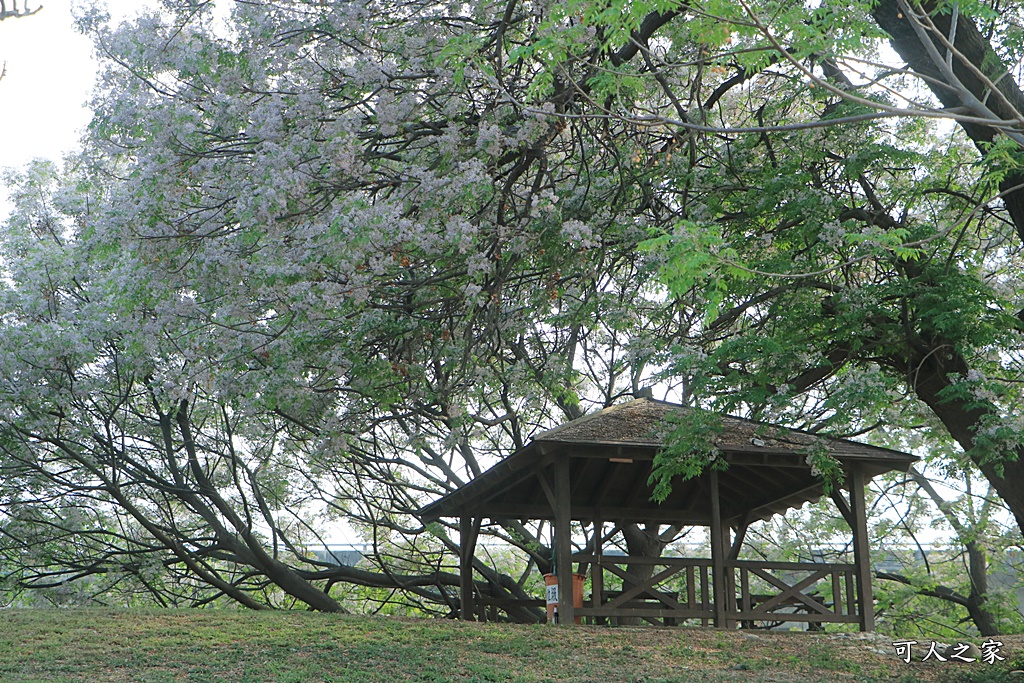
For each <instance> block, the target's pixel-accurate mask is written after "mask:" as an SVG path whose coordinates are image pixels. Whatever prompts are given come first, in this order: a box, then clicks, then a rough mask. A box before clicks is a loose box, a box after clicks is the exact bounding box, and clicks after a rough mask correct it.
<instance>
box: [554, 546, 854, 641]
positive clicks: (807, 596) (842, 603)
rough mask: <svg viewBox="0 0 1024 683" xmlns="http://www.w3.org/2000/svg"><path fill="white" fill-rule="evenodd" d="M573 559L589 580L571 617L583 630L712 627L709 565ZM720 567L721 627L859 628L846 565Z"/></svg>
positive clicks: (743, 563) (732, 563) (740, 563)
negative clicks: (633, 621) (594, 626)
mask: <svg viewBox="0 0 1024 683" xmlns="http://www.w3.org/2000/svg"><path fill="white" fill-rule="evenodd" d="M573 560H575V561H577V562H579V563H580V568H581V569H582V568H584V567H586V568H587V569H589V572H588V573H590V574H591V590H590V594H589V596H588V597H587V598H585V599H584V603H583V607H582V608H578V609H577V610H576V611H575V613H576V616H580V617H584V618H585V619H587V620H588V621H589V622H590V623H605V622H606V621H609V620H610V621H611V622H612V623H621V622H622V621H623V620H625V619H628V618H639V619H642V620H644V621H647V622H650V623H656V624H664V625H675V624H683V623H686V622H690V623H700V624H701V625H705V626H706V625H708V624H710V623H714V619H715V614H716V609H715V608H716V604H715V595H714V586H713V583H714V582H713V580H712V567H711V560H709V559H705V558H684V557H659V558H643V557H628V556H623V555H601V556H595V555H582V554H581V555H574V556H573ZM723 564H724V569H725V574H724V581H725V584H724V596H723V597H724V599H725V619H726V623H725V624H723V625H724V626H727V627H729V626H736V625H737V624H739V625H742V626H744V627H747V628H752V627H755V626H766V625H771V624H777V623H782V622H803V623H811V624H821V623H825V622H840V623H843V622H845V623H857V622H859V621H860V616H859V613H858V609H857V601H856V591H855V576H856V573H855V566H854V565H852V564H824V563H810V562H758V561H749V560H727V561H725V562H724V563H723ZM639 567H650V573H651V576H650V577H648V578H641V577H639V576H637V575H636V573H641V572H638V571H637V569H636V568H639ZM595 568H599V571H595ZM630 569H632V570H633V571H632V572H631V571H630ZM642 573H647V572H646V571H645V572H642Z"/></svg>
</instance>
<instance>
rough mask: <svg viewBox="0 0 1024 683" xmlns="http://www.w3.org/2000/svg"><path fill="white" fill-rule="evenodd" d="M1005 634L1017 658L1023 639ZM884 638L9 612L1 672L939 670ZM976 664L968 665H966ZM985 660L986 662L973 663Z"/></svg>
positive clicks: (635, 676) (424, 674)
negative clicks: (908, 658)
mask: <svg viewBox="0 0 1024 683" xmlns="http://www.w3.org/2000/svg"><path fill="white" fill-rule="evenodd" d="M1006 640H1007V643H1006V645H1007V647H1006V648H1005V649H1004V654H1009V655H1010V656H1011V657H1015V656H1016V655H1017V654H1018V652H1019V650H1020V648H1021V646H1022V645H1024V640H1022V639H1020V638H1016V639H1014V640H1013V642H1012V644H1011V641H1010V640H1009V639H1006ZM888 651H891V647H887V645H886V643H885V642H884V641H882V642H879V641H865V640H859V639H855V638H846V637H842V638H837V637H834V636H823V635H810V634H802V633H792V634H791V633H780V634H757V635H754V634H749V633H743V632H735V631H733V632H720V631H714V630H709V629H645V628H620V629H607V628H591V627H581V628H575V629H572V628H559V627H549V626H515V625H492V624H463V623H458V622H451V621H428V620H409V619H392V618H372V617H344V616H334V615H324V614H311V613H306V612H276V613H255V612H235V611H213V610H206V611H175V610H166V611H117V610H4V611H0V681H2V682H3V683H35V682H40V681H46V682H47V683H52V682H57V681H60V682H62V683H64V682H66V683H71V682H75V683H79V682H81V683H114V682H117V683H126V682H132V683H165V682H171V681H175V682H177V681H189V682H190V683H213V682H215V681H216V682H220V681H224V682H227V683H268V682H275V683H341V682H345V683H347V682H349V681H372V682H374V683H378V682H382V683H392V682H394V683H397V682H399V681H461V682H466V683H468V682H471V681H472V682H476V681H516V682H520V681H522V682H527V681H550V680H559V681H569V682H571V683H584V682H591V681H593V682H597V681H601V682H613V683H614V682H626V681H630V682H632V681H644V682H646V683H654V682H655V681H660V682H664V683H668V682H669V681H676V682H680V683H682V682H690V681H694V682H697V681H699V682H700V683H712V682H714V681H751V682H753V681H765V682H766V681H774V682H776V683H785V682H788V681H801V682H818V683H824V682H826V681H828V682H829V683H832V682H835V681H858V682H860V681H873V680H874V681H903V682H907V683H909V682H910V681H923V680H936V679H938V678H943V677H944V676H945V675H946V674H948V673H952V669H951V668H950V667H951V665H950V664H939V665H935V664H932V663H931V662H929V663H924V664H921V663H914V664H910V665H907V664H904V663H903V662H902V661H900V660H899V659H897V658H896V657H895V656H894V655H891V654H888V653H887V652H888ZM961 666H967V665H961ZM971 666H974V667H978V666H980V665H978V664H976V665H971Z"/></svg>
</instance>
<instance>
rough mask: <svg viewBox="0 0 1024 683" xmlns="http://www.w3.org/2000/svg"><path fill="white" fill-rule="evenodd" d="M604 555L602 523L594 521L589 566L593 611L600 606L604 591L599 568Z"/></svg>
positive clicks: (602, 570)
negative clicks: (592, 547) (592, 554)
mask: <svg viewBox="0 0 1024 683" xmlns="http://www.w3.org/2000/svg"><path fill="white" fill-rule="evenodd" d="M603 554H604V522H603V521H601V520H594V561H593V563H591V565H590V595H591V603H592V607H593V608H594V609H597V608H599V607H600V606H601V593H602V592H603V591H604V568H603V567H602V566H601V561H602V559H603V558H602V555H603Z"/></svg>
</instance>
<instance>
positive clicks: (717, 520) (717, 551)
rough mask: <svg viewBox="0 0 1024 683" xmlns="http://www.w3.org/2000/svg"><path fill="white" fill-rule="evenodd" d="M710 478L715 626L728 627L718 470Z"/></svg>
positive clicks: (712, 587) (712, 586) (712, 584)
mask: <svg viewBox="0 0 1024 683" xmlns="http://www.w3.org/2000/svg"><path fill="white" fill-rule="evenodd" d="M708 478H709V480H710V483H711V590H712V591H713V592H714V594H715V626H716V627H718V628H726V618H725V611H726V608H727V606H728V604H729V601H728V598H727V597H726V594H725V593H726V586H725V583H726V582H725V545H724V543H723V540H724V538H725V537H724V535H723V533H722V531H723V530H722V507H721V501H720V500H719V498H718V470H716V469H714V468H711V471H710V474H709V476H708Z"/></svg>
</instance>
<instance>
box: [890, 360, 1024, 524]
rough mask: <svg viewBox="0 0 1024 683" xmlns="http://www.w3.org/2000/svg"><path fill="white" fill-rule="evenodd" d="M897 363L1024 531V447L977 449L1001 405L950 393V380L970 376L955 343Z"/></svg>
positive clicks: (915, 391)
mask: <svg viewBox="0 0 1024 683" xmlns="http://www.w3.org/2000/svg"><path fill="white" fill-rule="evenodd" d="M904 363H905V364H904ZM895 365H896V366H897V367H898V369H899V370H900V371H901V372H902V373H904V374H905V376H906V377H908V379H909V381H910V384H911V388H912V389H913V390H914V393H915V394H916V395H917V397H918V398H919V399H921V400H922V401H923V402H924V403H925V404H927V405H928V407H929V408H931V410H932V412H934V413H935V415H936V416H937V417H938V418H939V420H940V421H941V422H942V424H943V426H944V427H945V428H946V430H947V431H948V432H949V434H950V436H952V437H953V438H954V439H955V440H956V442H957V443H959V444H960V446H961V447H962V448H963V449H964V451H966V452H967V454H968V455H969V456H971V459H972V460H973V462H974V463H975V464H976V465H977V466H978V468H979V469H980V470H981V472H982V474H984V475H985V478H986V479H988V481H989V482H991V484H992V487H993V488H994V489H995V491H996V493H998V494H999V497H1000V498H1001V499H1002V500H1003V502H1004V503H1006V506H1007V507H1008V508H1010V511H1011V512H1012V513H1013V516H1014V519H1015V520H1016V522H1017V526H1018V528H1020V529H1024V486H1022V484H1024V460H1022V459H1021V454H1022V451H1024V449H1022V448H1020V447H1018V448H1016V449H1014V450H1012V451H1010V452H1008V453H1005V454H1002V457H998V456H996V455H995V454H988V453H985V454H981V455H979V454H978V453H976V452H975V451H974V447H975V440H974V437H975V433H976V431H977V429H978V426H979V425H980V424H982V423H983V421H984V419H985V418H986V417H989V416H996V415H998V412H997V410H996V407H995V406H993V405H990V404H984V403H982V402H981V401H978V400H976V399H973V398H972V399H968V398H964V397H957V396H952V397H951V396H950V394H951V393H953V392H950V391H948V390H949V389H951V388H952V386H953V381H952V379H951V378H959V379H966V378H967V373H968V370H969V367H968V364H967V361H966V359H965V358H964V357H963V356H962V355H961V354H960V353H959V352H957V351H956V349H955V348H954V346H953V345H952V344H949V343H946V342H945V341H944V340H937V341H933V342H932V343H930V344H928V345H927V348H924V349H921V350H918V351H917V352H916V353H915V354H914V356H913V357H912V358H911V359H910V361H909V362H898V363H896V364H895Z"/></svg>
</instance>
